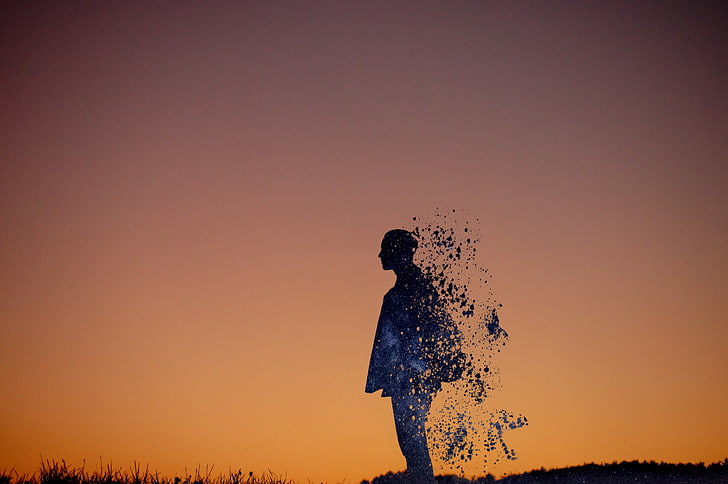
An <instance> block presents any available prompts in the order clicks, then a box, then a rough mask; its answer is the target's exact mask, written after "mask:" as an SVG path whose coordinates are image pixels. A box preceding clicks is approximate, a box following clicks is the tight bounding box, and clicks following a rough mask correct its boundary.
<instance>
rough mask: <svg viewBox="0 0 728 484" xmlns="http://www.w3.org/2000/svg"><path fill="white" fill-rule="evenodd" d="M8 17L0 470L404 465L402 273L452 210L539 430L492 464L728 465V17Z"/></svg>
mask: <svg viewBox="0 0 728 484" xmlns="http://www.w3.org/2000/svg"><path fill="white" fill-rule="evenodd" d="M2 11H3V13H2V14H1V15H0V25H1V26H2V29H1V30H0V31H2V32H3V39H2V41H1V42H0V56H1V57H0V59H1V62H2V64H1V66H2V75H0V83H1V84H0V85H1V87H2V93H3V96H2V97H3V107H2V109H0V127H1V130H0V133H1V138H0V139H1V142H0V224H1V225H0V227H2V230H1V233H2V235H1V236H0V388H2V389H3V396H2V404H0V408H1V409H2V411H0V469H3V468H8V469H9V468H13V467H14V468H15V469H16V470H18V471H19V472H33V470H35V469H36V468H37V467H38V464H39V463H40V460H41V458H42V459H57V460H60V459H65V460H66V461H67V462H69V463H71V464H73V465H81V464H82V463H83V462H84V461H85V462H86V466H87V467H89V468H93V467H94V466H98V463H99V461H100V460H102V461H103V462H113V463H114V464H115V465H118V466H129V465H130V464H132V462H134V461H137V462H142V463H149V465H150V467H152V468H154V469H157V470H159V471H160V472H161V473H165V474H173V473H182V472H184V469H185V468H187V469H188V470H189V469H194V468H195V467H197V466H198V465H200V466H202V467H203V468H204V467H205V466H206V465H207V466H215V467H214V468H215V469H216V470H219V471H221V472H224V471H227V470H228V469H230V468H231V469H238V468H240V469H242V470H243V471H255V472H262V471H265V470H267V469H270V470H272V471H274V472H275V473H277V474H286V475H287V476H288V477H289V478H292V479H296V480H297V481H299V482H308V481H307V479H310V480H311V482H328V483H329V484H334V483H338V482H343V481H344V480H346V482H348V483H351V482H360V481H361V480H362V479H365V478H366V479H371V478H372V477H374V476H377V475H379V474H383V473H385V472H387V471H389V470H392V471H396V470H401V469H403V468H404V460H403V458H402V457H401V454H400V452H399V449H398V447H397V441H396V437H395V434H394V426H393V423H392V415H391V406H390V405H389V403H388V402H387V401H385V399H382V398H379V397H378V396H373V395H368V394H365V393H364V383H365V379H366V372H367V364H368V361H369V355H370V351H371V348H372V340H373V337H374V331H375V327H376V323H377V317H378V314H379V310H380V306H381V304H382V296H383V294H384V293H385V292H386V291H387V290H388V289H389V288H390V287H391V286H392V283H393V280H394V276H393V274H392V273H391V272H385V271H383V270H382V268H381V265H380V261H379V260H378V259H377V253H378V251H379V244H380V241H381V238H382V235H383V234H384V233H385V232H386V231H387V230H389V229H392V228H398V227H404V226H406V225H407V224H408V223H409V222H410V221H411V220H412V217H415V216H428V215H431V214H432V213H434V211H435V210H436V208H438V207H452V208H457V209H463V210H465V211H466V212H467V213H469V214H471V215H472V216H474V217H477V218H478V219H479V220H480V231H481V233H482V241H481V243H480V246H479V248H478V257H480V260H479V263H480V265H481V266H483V267H487V268H488V269H489V271H490V274H492V276H493V277H492V280H491V281H490V282H489V284H491V285H492V290H493V291H494V293H495V295H496V296H497V299H498V301H499V302H501V303H502V304H503V305H504V307H503V308H502V310H501V312H500V318H501V324H502V326H503V328H505V329H506V330H507V331H508V333H509V334H510V341H509V343H508V346H507V347H506V348H505V349H504V351H503V352H502V353H501V354H500V355H499V356H498V364H499V366H500V372H501V377H502V390H501V391H500V392H499V394H498V395H497V396H496V397H494V399H493V404H494V405H498V406H500V407H501V408H507V409H509V410H512V411H514V412H519V413H522V414H524V415H526V416H527V417H528V421H529V425H528V427H525V428H522V429H518V430H516V431H513V432H511V433H510V434H509V435H508V442H509V444H510V445H512V446H513V447H514V448H515V449H516V450H517V452H518V457H519V458H518V460H515V461H513V462H509V463H507V464H503V465H502V466H498V467H496V468H492V469H489V471H490V472H492V473H493V474H495V475H502V474H503V473H507V472H520V471H526V470H530V469H534V468H540V467H547V468H548V467H558V466H567V465H579V464H582V463H584V462H612V461H621V460H656V461H669V462H698V461H703V462H714V461H718V460H722V459H724V458H726V457H728V413H727V412H726V411H725V409H726V408H728V383H727V381H728V380H726V375H727V374H728V352H726V348H727V347H728V251H726V247H728V238H727V235H728V213H727V211H726V207H728V163H727V160H728V131H727V129H726V128H727V127H728V96H726V86H728V76H727V74H728V64H727V63H726V60H727V59H728V34H727V33H726V29H725V25H726V9H725V7H723V6H722V5H721V4H720V3H717V2H716V3H711V2H685V3H680V4H678V5H677V6H675V5H673V4H672V3H671V4H670V6H667V5H666V4H665V3H663V2H638V3H633V2H617V3H614V2H596V3H595V2H588V3H583V2H542V3H533V2H440V3H429V2H424V3H422V2H292V3H289V2H280V3H279V2H225V1H222V2H186V1H182V2H167V3H159V2H142V1H140V2H15V3H14V6H4V7H2ZM473 469H474V470H473V472H476V470H475V467H474V468H473Z"/></svg>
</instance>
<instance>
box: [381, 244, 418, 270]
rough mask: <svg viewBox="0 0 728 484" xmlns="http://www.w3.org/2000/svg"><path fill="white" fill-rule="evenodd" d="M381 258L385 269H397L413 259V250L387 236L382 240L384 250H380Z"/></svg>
mask: <svg viewBox="0 0 728 484" xmlns="http://www.w3.org/2000/svg"><path fill="white" fill-rule="evenodd" d="M379 259H380V260H381V261H382V269H384V270H385V271H389V270H393V269H396V268H397V267H402V266H404V265H405V264H407V262H408V261H411V260H412V251H409V250H407V249H405V248H403V247H401V246H400V245H398V244H396V243H394V242H393V241H392V240H391V239H389V238H387V237H385V238H384V240H382V250H381V251H380V252H379Z"/></svg>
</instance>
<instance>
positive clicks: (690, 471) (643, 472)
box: [362, 459, 728, 484]
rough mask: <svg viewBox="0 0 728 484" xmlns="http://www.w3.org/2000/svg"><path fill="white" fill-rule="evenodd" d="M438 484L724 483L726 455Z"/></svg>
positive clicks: (388, 478) (392, 480) (396, 479)
mask: <svg viewBox="0 0 728 484" xmlns="http://www.w3.org/2000/svg"><path fill="white" fill-rule="evenodd" d="M404 482H406V481H405V480H404V479H403V476H402V475H401V474H392V473H388V474H385V475H383V476H379V477H376V478H374V479H373V480H372V481H371V483H369V481H363V482H362V484H398V483H404ZM437 482H438V483H439V484H486V483H499V484H628V483H629V484H638V483H643V484H728V459H725V460H723V462H718V463H715V464H710V465H705V464H703V463H698V464H666V463H664V462H660V463H658V462H638V461H632V462H626V461H625V462H619V463H617V462H615V463H612V464H584V465H581V466H575V467H566V468H562V469H548V470H547V469H539V470H534V471H529V472H525V473H523V474H518V475H512V476H507V477H503V478H501V479H495V478H494V477H493V476H491V475H488V476H486V477H482V478H478V479H474V480H468V479H463V478H460V477H456V476H447V475H446V476H438V477H437Z"/></svg>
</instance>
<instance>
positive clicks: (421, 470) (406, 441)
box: [392, 395, 435, 484]
mask: <svg viewBox="0 0 728 484" xmlns="http://www.w3.org/2000/svg"><path fill="white" fill-rule="evenodd" d="M431 401H432V397H431V396H429V395H405V396H393V397H392V409H393V413H394V424H395V427H396V429H397V440H398V441H399V448H400V449H401V450H402V455H404V458H405V460H406V461H407V474H408V476H410V478H411V479H412V482H413V483H417V484H421V483H423V484H429V483H434V482H435V477H434V471H433V469H432V460H431V459H430V452H429V450H428V449H427V433H426V428H425V425H426V423H427V412H428V411H429V409H430V402H431Z"/></svg>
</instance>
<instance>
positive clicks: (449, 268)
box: [409, 210, 527, 473]
mask: <svg viewBox="0 0 728 484" xmlns="http://www.w3.org/2000/svg"><path fill="white" fill-rule="evenodd" d="M409 230H410V231H411V232H412V233H413V234H414V235H415V236H416V237H417V239H418V242H419V249H418V250H417V252H416V254H415V262H416V263H417V265H418V266H420V268H421V269H422V271H423V273H424V274H425V275H427V276H428V277H429V278H430V280H431V281H432V283H433V285H434V287H435V289H436V290H437V292H438V296H439V300H440V305H441V309H442V310H443V311H445V312H446V313H447V314H448V318H447V319H448V321H451V324H453V325H454V327H455V329H454V331H453V334H457V335H458V338H459V339H460V341H459V348H460V351H461V353H462V355H464V361H460V362H458V365H459V370H458V371H462V373H461V376H460V378H459V379H456V380H455V381H452V382H450V383H447V384H445V385H443V388H442V390H441V392H440V395H439V396H438V398H437V401H438V403H439V405H435V406H433V408H432V409H431V411H430V415H429V417H428V419H429V429H428V434H429V437H428V441H429V443H430V447H431V449H432V454H433V458H436V459H439V460H441V462H442V464H443V465H444V466H446V467H449V468H450V469H451V470H454V471H459V472H461V473H463V472H464V469H465V466H466V465H468V466H469V468H470V469H472V466H475V467H476V468H477V469H476V471H478V472H485V471H486V469H487V468H488V467H490V466H491V465H493V464H495V463H497V462H499V461H500V460H501V459H506V460H512V459H515V458H516V452H515V451H514V450H513V449H511V448H510V447H508V446H507V444H506V442H505V440H504V432H505V431H506V430H512V429H516V428H520V427H523V426H525V425H527V420H526V417H524V416H522V415H517V414H514V413H511V412H508V411H506V410H502V409H496V408H492V407H491V406H489V401H488V397H489V396H491V395H492V394H493V392H494V391H496V390H497V389H498V388H499V387H500V376H499V371H498V369H497V367H496V365H495V362H494V361H493V356H494V355H495V354H497V353H498V352H499V351H500V349H501V348H502V347H503V346H505V345H506V343H507V341H508V333H507V332H506V331H505V330H504V329H503V328H502V327H501V325H500V319H499V317H498V310H499V309H500V308H501V305H500V304H499V303H498V302H497V301H496V299H495V297H494V295H493V292H492V290H491V288H490V284H488V282H489V280H490V278H491V277H492V276H491V275H490V273H489V272H488V270H487V269H485V268H481V267H480V266H479V264H478V261H477V259H476V250H477V249H476V245H477V244H478V243H479V240H480V233H479V232H480V231H479V224H478V220H477V219H472V218H468V217H467V216H465V215H464V214H463V213H462V212H459V211H456V210H447V211H445V210H437V211H436V212H435V214H434V215H433V216H431V217H429V218H421V217H415V218H413V220H412V224H411V227H409Z"/></svg>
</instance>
